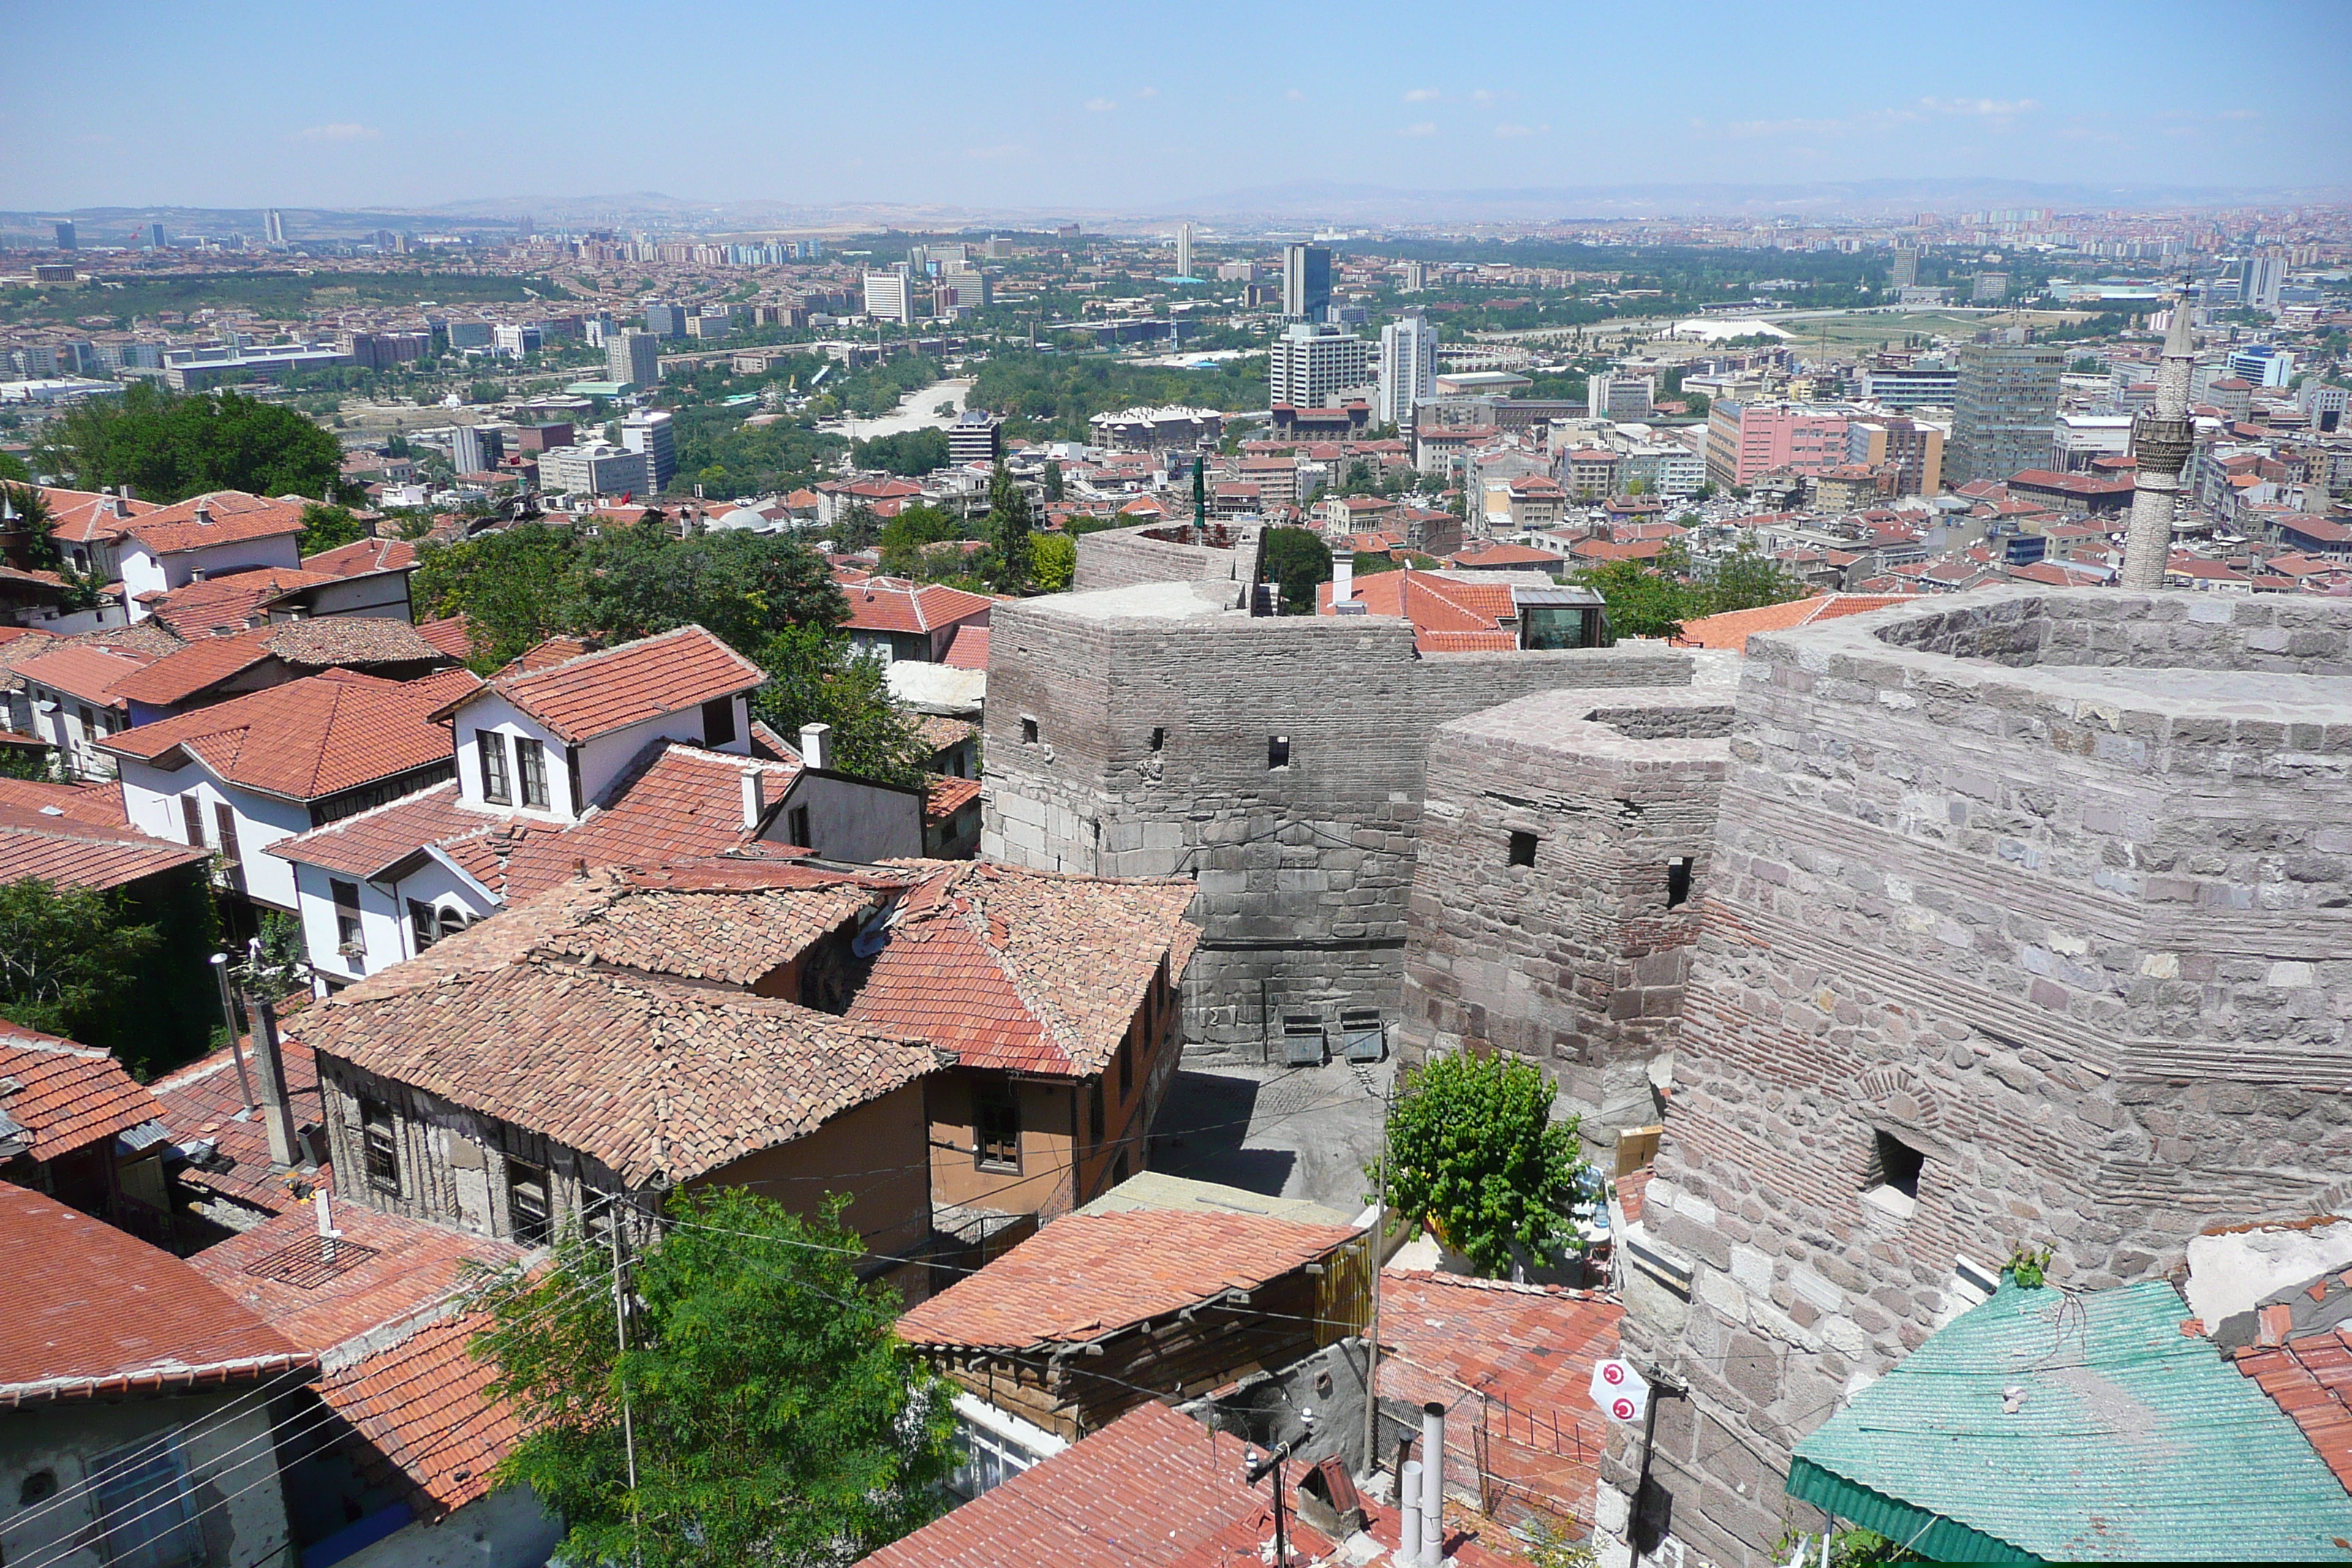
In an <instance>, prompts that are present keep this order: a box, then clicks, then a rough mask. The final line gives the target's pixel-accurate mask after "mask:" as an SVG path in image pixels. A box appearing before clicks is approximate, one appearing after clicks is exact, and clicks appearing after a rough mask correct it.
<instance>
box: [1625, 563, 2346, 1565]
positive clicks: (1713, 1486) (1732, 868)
mask: <svg viewBox="0 0 2352 1568" xmlns="http://www.w3.org/2000/svg"><path fill="white" fill-rule="evenodd" d="M1748 656H1749V657H1748V665H1747V668H1746V670H1745V672H1744V679H1743V681H1742V685H1741V687H1740V690H1739V695H1738V709H1737V720H1736V722H1735V726H1734V729H1733V733H1732V737H1731V741H1730V752H1731V763H1730V772H1729V774H1728V777H1727V780H1726V783H1725V785H1724V791H1723V798H1722V809H1721V815H1720V818H1719V822H1718V826H1717V837H1716V842H1715V846H1714V848H1713V851H1712V863H1711V865H1710V867H1709V868H1708V878H1707V883H1708V885H1707V887H1706V891H1705V895H1704V907H1703V913H1704V920H1703V930H1702V933H1701V936H1700V939H1699V942H1698V944H1697V949H1696V956H1695V958H1694V960H1693V964H1692V972H1691V975H1690V980H1689V987H1688V1000H1687V1005H1686V1008H1685V1017H1684V1021H1683V1030H1682V1035H1681V1038H1680V1040H1679V1042H1678V1044H1677V1047H1676V1051H1675V1079H1676V1091H1675V1098H1674V1101H1673V1106H1672V1110H1671V1112H1670V1114H1669V1116H1668V1118H1667V1122H1666V1133H1665V1137H1664V1142H1663V1145H1662V1147H1661V1150H1660V1152H1659V1157H1658V1162H1657V1169H1656V1173H1655V1175H1654V1179H1653V1180H1652V1182H1651V1184H1650V1185H1649V1188H1648V1191H1647V1194H1646V1207H1645V1213H1644V1216H1643V1221H1642V1222H1641V1224H1640V1225H1639V1226H1635V1227H1633V1231H1632V1232H1631V1233H1630V1234H1629V1236H1628V1237H1625V1238H1622V1239H1623V1240H1624V1241H1626V1242H1627V1243H1630V1244H1633V1245H1632V1247H1630V1248H1629V1250H1631V1251H1633V1252H1634V1253H1635V1254H1636V1255H1638V1252H1639V1251H1640V1250H1641V1249H1643V1248H1646V1249H1647V1250H1648V1251H1649V1253H1650V1254H1651V1255H1652V1256H1653V1257H1654V1258H1660V1259H1663V1260H1664V1263H1665V1265H1666V1267H1665V1268H1663V1269H1651V1268H1641V1267H1637V1268H1632V1269H1629V1270H1628V1271H1627V1273H1626V1276H1625V1278H1626V1281H1627V1284H1626V1300H1627V1306H1628V1315H1627V1318H1626V1320H1625V1340H1626V1343H1627V1346H1628V1353H1629V1354H1631V1355H1633V1357H1634V1358H1635V1359H1636V1360H1637V1361H1639V1362H1641V1363H1645V1364H1654V1365H1656V1366H1659V1367H1662V1368H1663V1369H1664V1370H1665V1371H1667V1372H1668V1373H1672V1374H1674V1375H1675V1376H1677V1377H1680V1378H1682V1379H1684V1380H1685V1381H1686V1382H1687V1384H1688V1385H1689V1395H1688V1397H1685V1398H1668V1399H1665V1400H1664V1401H1663V1402H1662V1403H1661V1404H1660V1405H1659V1410H1658V1421H1657V1426H1656V1437H1655V1445H1654V1450H1653V1453H1652V1456H1651V1462H1650V1471H1649V1473H1650V1478H1651V1486H1652V1489H1651V1491H1649V1492H1648V1493H1646V1494H1644V1495H1643V1498H1642V1499H1641V1500H1640V1503H1639V1507H1638V1509H1637V1508H1636V1507H1635V1506H1634V1505H1633V1500H1631V1499H1630V1498H1629V1495H1628V1494H1629V1493H1630V1492H1631V1491H1632V1489H1633V1479H1634V1476H1635V1467H1636V1465H1637V1464H1638V1462H1639V1458H1640V1456H1639V1453H1638V1451H1637V1450H1638V1443H1637V1441H1636V1440H1635V1439H1633V1438H1632V1437H1630V1436H1626V1435H1624V1434H1618V1435H1616V1436H1615V1437H1614V1439H1613V1441H1614V1445H1615V1447H1614V1450H1613V1452H1612V1459H1611V1462H1610V1465H1609V1467H1608V1468H1606V1469H1605V1470H1604V1479H1603V1485H1602V1487H1601V1494H1600V1496H1599V1498H1598V1499H1597V1503H1598V1506H1599V1509H1600V1511H1601V1516H1602V1521H1603V1523H1604V1526H1610V1527H1615V1528H1621V1529H1622V1526H1623V1525H1624V1523H1625V1521H1627V1520H1628V1518H1629V1516H1635V1517H1637V1518H1638V1519H1639V1520H1641V1521H1646V1523H1645V1526H1644V1528H1645V1529H1646V1530H1648V1531H1658V1530H1664V1531H1671V1533H1672V1534H1673V1535H1674V1536H1675V1538H1677V1539H1679V1540H1680V1541H1682V1542H1684V1543H1685V1545H1686V1547H1687V1548H1688V1549H1689V1550H1690V1552H1692V1553H1693V1554H1694V1557H1695V1558H1705V1559H1708V1560H1712V1561H1716V1562H1719V1563H1754V1564H1762V1563H1766V1562H1768V1561H1769V1556H1770V1549H1771V1546H1772V1544H1773V1542H1775V1541H1776V1540H1777V1539H1778V1538H1779V1537H1780V1534H1781V1532H1782V1531H1784V1530H1785V1529H1788V1528H1790V1527H1791V1526H1795V1527H1798V1528H1802V1527H1804V1526H1805V1525H1807V1524H1811V1523H1815V1522H1816V1521H1815V1520H1814V1518H1813V1516H1812V1515H1811V1510H1806V1509H1801V1508H1795V1507H1793V1506H1792V1505H1790V1504H1789V1503H1788V1502H1787V1500H1786V1499H1785V1498H1784V1497H1783V1495H1782V1491H1781V1480H1782V1478H1783V1476H1784V1475H1785V1472H1786V1468H1787V1463H1788V1456H1789V1453H1790V1448H1791V1447H1792V1446H1793V1444H1794V1443H1795V1442H1796V1441H1797V1440H1799V1439H1800V1438H1801V1436H1803V1435H1804V1434H1805V1433H1807V1432H1809V1431H1811V1429H1812V1428H1814V1427H1815V1426H1819V1425H1820V1424H1821V1423H1822V1421H1823V1420H1825V1419H1827V1418H1828V1416H1830V1415H1832V1414H1833V1413H1834V1412H1835V1411H1836V1410H1837V1409H1838V1408H1839V1406H1840V1405H1842V1404H1843V1402H1844V1400H1846V1399H1847V1398H1849V1397H1851V1395H1852V1394H1853V1392H1855V1391H1856V1390H1857V1389H1859V1388H1860V1387H1861V1386H1863V1384H1864V1383H1865V1382H1866V1381H1868V1380H1869V1379H1872V1378H1874V1377H1875V1376H1877V1375H1879V1374H1881V1373H1884V1372H1885V1371H1886V1370H1887V1369H1888V1368H1889V1367H1890V1366H1892V1365H1893V1364H1894V1363H1895V1362H1897V1361H1899V1360H1900V1359H1901V1358H1902V1356H1904V1355H1905V1354H1906V1353H1907V1352H1909V1351H1910V1350H1911V1349H1913V1348H1915V1347H1916V1345H1917V1344H1919V1343H1920V1342H1922V1341H1923V1340H1925V1339H1926V1337H1927V1335H1928V1334H1929V1333H1931V1332H1932V1331H1934V1330H1935V1329H1936V1328H1937V1326H1939V1325H1940V1324H1941V1323H1943V1322H1945V1321H1949V1319H1950V1318H1951V1317H1952V1316H1954V1315H1956V1314H1957V1313H1958V1311H1960V1310H1964V1309H1965V1308H1966V1307H1967V1306H1968V1305H1969V1304H1971V1303H1972V1302H1973V1301H1974V1300H1977V1299H1978V1296H1977V1292H1976V1289H1975V1288H1974V1286H1973V1285H1972V1284H1971V1282H1970V1279H1969V1274H1968V1273H1963V1272H1962V1271H1961V1268H1960V1266H1961V1265H1962V1263H1963V1261H1965V1263H1966V1264H1967V1265H1968V1266H1969V1271H1970V1272H1973V1273H1975V1274H1976V1275H1977V1276H1978V1277H1979V1278H1982V1277H1983V1276H1984V1275H1987V1274H1995V1275H1997V1273H1998V1271H1999V1268H2000V1265H2001V1263H2002V1262H2003V1261H2004V1260H2005V1259H2006V1258H2007V1257H2008V1256H2009V1254H2010V1252H2011V1249H2012V1248H2013V1247H2019V1246H2028V1245H2030V1246H2035V1247H2044V1246H2046V1247H2052V1248H2053V1249H2054V1250H2055V1254H2056V1257H2055V1262H2054V1265H2053V1281H2054V1282H2055V1283H2057V1284H2059V1285H2062V1286H2064V1287H2067V1288H2070V1289H2098V1288H2102V1287H2105V1286H2110V1285H2115V1284H2117V1283H2120V1282H2124V1281H2127V1280H2132V1279H2146V1278H2149V1277H2151V1276H2167V1275H2170V1274H2172V1273H2174V1272H2176V1271H2178V1270H2179V1268H2182V1267H2183V1252H2184V1247H2185V1245H2186V1243H2187V1241H2188V1240H2189V1238H2190V1237H2194V1236H2196V1235H2197V1234H2198V1233H2199V1232H2200V1231H2201V1230H2205V1229H2207V1228H2210V1227H2214V1226H2221V1225H2226V1224H2231V1223H2238V1222H2246V1221H2254V1220H2262V1219H2276V1218H2291V1217H2297V1216H2302V1215H2311V1214H2315V1213H2321V1212H2326V1211H2328V1210H2330V1209H2333V1208H2340V1207H2342V1206H2344V1205H2346V1204H2347V1202H2352V1182H2347V1172H2352V912H2347V911H2352V826H2347V824H2352V604H2347V603H2346V602H2343V601H2329V600H2324V599H2316V598H2308V599H2307V598H2301V597H2294V596H2285V595H2260V596H2251V597H2245V598H2237V599H2223V598H2219V597H2216V596H2213V595H2198V594H2164V595H2124V594H2121V593H2117V592H2115V591H2111V590H2088V591H2081V592H2073V593H2063V592H2062V593H2034V592H2016V591H2000V592H1993V593H1989V594H1971V595H1966V596H1964V597H1962V598H1960V599H1958V600H1938V601H1936V602H1933V603H1931V604H1927V605H1916V606H1906V607H1902V608H1897V609H1892V610H1887V611H1883V612H1879V613H1877V614H1874V615H1871V616H1857V617H1853V618H1852V619H1848V620H1843V621H1839V622H1835V623H1832V624H1828V625H1825V626H1817V627H1811V628H1807V629H1804V630H1801V631H1793V632H1787V633H1778V634H1773V635H1770V636H1767V637H1759V638H1757V639H1755V640H1754V641H1752V642H1751V643H1750V644H1749V647H1748ZM1882 1140H1888V1141H1892V1144H1894V1145H1899V1146H1900V1147H1901V1148H1905V1149H1908V1150H1910V1151H1913V1152H1916V1154H1917V1155H1918V1156H1919V1157H1920V1158H1921V1160H1922V1164H1921V1166H1920V1168H1919V1172H1918V1175H1917V1179H1916V1197H1907V1198H1906V1194H1901V1193H1900V1192H1898V1191H1895V1190H1894V1189H1893V1188H1892V1187H1891V1186H1890V1185H1889V1184H1887V1182H1886V1180H1885V1178H1886V1176H1887V1174H1888V1169H1887V1166H1886V1165H1885V1163H1884V1160H1885V1154H1884V1152H1883V1151H1884V1150H1885V1149H1886V1148H1888V1147H1889V1146H1890V1145H1889V1144H1885V1143H1882ZM1675 1266H1686V1267H1687V1268H1689V1269H1690V1271H1691V1283H1690V1288H1689V1289H1687V1290H1682V1289H1674V1288H1671V1286H1670V1285H1669V1284H1668V1283H1667V1281H1668V1280H1669V1279H1671V1276H1672V1274H1673V1272H1674V1268H1675ZM1636 1533H1639V1532H1638V1531H1637V1532H1636ZM1625 1554H1626V1548H1625V1547H1624V1546H1623V1545H1622V1543H1620V1544H1616V1545H1613V1546H1612V1550H1611V1552H1609V1553H1606V1554H1604V1561H1609V1560H1612V1559H1613V1560H1614V1561H1617V1562H1622V1561H1624V1560H1625Z"/></svg>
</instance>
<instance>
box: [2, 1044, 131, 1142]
mask: <svg viewBox="0 0 2352 1568" xmlns="http://www.w3.org/2000/svg"><path fill="white" fill-rule="evenodd" d="M162 1117H163V1105H162V1104H161V1103H160V1102H158V1101H157V1100H156V1099H155V1097H154V1096H153V1095H152V1094H150V1093H149V1092H148V1091H147V1089H145V1088H144V1087H143V1086H142V1085H141V1084H140V1083H139V1081H138V1080H137V1079H133V1078H132V1077H131V1075H130V1073H128V1072H126V1071H124V1070H123V1067H122V1064H121V1062H118V1061H116V1060H115V1059H114V1058H112V1057H111V1056H110V1055H108V1054H107V1053H106V1052H104V1051H100V1050H93V1049H92V1048H90V1047H88V1046H84V1045H77V1044H76V1043H75V1042H73V1041H71V1040H68V1039H62V1038H60V1037H58V1036H56V1035H45V1034H42V1033H41V1032H40V1031H39V1030H37V1029H27V1028H26V1027H25V1026H23V1025H21V1024H12V1023H9V1022H7V1021H6V1020H5V1019H0V1118H5V1119H6V1120H7V1121H13V1122H15V1123H16V1125H17V1126H18V1127H20V1128H22V1129H24V1131H25V1132H26V1134H28V1135H29V1137H30V1143H29V1146H28V1147H27V1148H26V1151H25V1152H26V1153H28V1154H30V1155H31V1156H32V1157H33V1158H34V1159H36V1160H54V1159H56V1158H57V1157H58V1155H60V1154H63V1153H65V1152H68V1150H73V1149H79V1148H80V1147H81V1146H82V1145H83V1144H85V1143H88V1142H91V1141H93V1140H95V1139H100V1138H110V1137H112V1136H113V1135H114V1134H115V1133H118V1132H122V1131H128V1130H129V1129H131V1128H133V1127H137V1126H139V1125H141V1124H142V1122H148V1121H159V1120H161V1119H162Z"/></svg>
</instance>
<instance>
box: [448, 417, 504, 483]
mask: <svg viewBox="0 0 2352 1568" xmlns="http://www.w3.org/2000/svg"><path fill="white" fill-rule="evenodd" d="M506 455H507V442H506V437H505V436H504V435H503V434H502V433H500V432H499V431H497V430H492V429H489V428H487V427H486V426H480V425H460V426H457V429H456V430H454V431H452V432H451V433H450V439H449V466H450V467H451V468H455V469H457V472H459V473H461V474H481V473H488V472H489V471H490V470H491V469H493V468H497V467H498V466H499V463H500V462H501V461H502V460H503V459H504V458H505V457H506Z"/></svg>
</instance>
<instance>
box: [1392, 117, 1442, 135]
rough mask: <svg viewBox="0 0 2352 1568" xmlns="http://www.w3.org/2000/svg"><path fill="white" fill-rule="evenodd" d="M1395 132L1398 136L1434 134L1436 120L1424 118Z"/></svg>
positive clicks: (1435, 132) (1435, 131)
mask: <svg viewBox="0 0 2352 1568" xmlns="http://www.w3.org/2000/svg"><path fill="white" fill-rule="evenodd" d="M1397 134H1398V135H1400V136H1434V135H1436V134H1437V122H1436V121H1431V120H1424V121H1421V122H1420V123H1418V124H1414V125H1408V126H1406V127H1405V128H1404V129H1403V130H1402V131H1400V132H1397Z"/></svg>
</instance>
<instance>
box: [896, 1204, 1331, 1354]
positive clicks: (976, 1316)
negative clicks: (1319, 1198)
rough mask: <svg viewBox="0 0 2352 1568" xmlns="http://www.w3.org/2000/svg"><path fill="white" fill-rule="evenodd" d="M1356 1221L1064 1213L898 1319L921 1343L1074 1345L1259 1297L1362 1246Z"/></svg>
mask: <svg viewBox="0 0 2352 1568" xmlns="http://www.w3.org/2000/svg"><path fill="white" fill-rule="evenodd" d="M1362 1234H1363V1233H1362V1232H1360V1231H1359V1230H1356V1229H1355V1228H1354V1227H1352V1226H1336V1225H1302V1224H1299V1223H1298V1222H1297V1221H1295V1220H1286V1219H1275V1218H1271V1217H1269V1216H1265V1215H1239V1214H1211V1213H1206V1212H1202V1211H1197V1210H1191V1209H1129V1210H1123V1211H1119V1212H1115V1213H1111V1214H1074V1215H1064V1216H1063V1217H1062V1218H1060V1219H1057V1220H1055V1222H1054V1223H1053V1224H1051V1225H1049V1226H1046V1227H1045V1229H1043V1230H1041V1231H1039V1232H1038V1233H1037V1234H1036V1235H1034V1236H1033V1237H1030V1238H1029V1239H1028V1240H1026V1241H1024V1242H1023V1243H1021V1245H1020V1246H1018V1247H1014V1248H1013V1250H1012V1251H1010V1252H1008V1253H1006V1254H1005V1255H1004V1256H1003V1257H1002V1258H998V1259H997V1260H996V1261H994V1262H993V1263H991V1264H990V1265H989V1266H988V1267H987V1268H982V1269H981V1270H980V1271H979V1272H977V1273H974V1274H969V1275H966V1276H965V1277H964V1278H963V1279H959V1280H957V1281H956V1282H955V1283H954V1284H953V1285H950V1287H948V1289H945V1290H943V1291H941V1292H940V1294H938V1295H936V1296H934V1297H932V1298H931V1299H930V1300H928V1301H925V1302H923V1303H922V1304H921V1305H920V1306H919V1307H916V1308H915V1309H913V1310H911V1311H909V1312H908V1313H907V1314H906V1315H905V1316H903V1317H901V1318H900V1319H899V1320H898V1333H899V1337H900V1338H902V1339H905V1340H907V1341H908V1342H910V1343H913V1344H931V1345H960V1346H987V1347H990V1348H992V1349H999V1350H1014V1349H1025V1348H1030V1347H1050V1346H1055V1345H1065V1344H1076V1343H1081V1342H1086V1341H1089V1340H1097V1339H1101V1338H1103V1337H1104V1336H1105V1335H1107V1334H1110V1333H1112V1332H1115V1331H1118V1330H1119V1329H1122V1328H1126V1327H1129V1325H1132V1324H1136V1323H1141V1322H1146V1321H1150V1319H1153V1318H1158V1317H1164V1316H1166V1315H1168V1314H1170V1313H1171V1312H1177V1311H1181V1310H1183V1309H1184V1308H1186V1307H1191V1306H1196V1305H1199V1304H1200V1303H1202V1302H1204V1301H1208V1300H1213V1299H1215V1298H1217V1297H1220V1296H1223V1295H1224V1294H1225V1293H1226V1292H1227V1291H1230V1290H1252V1289H1256V1288H1257V1287H1258V1286H1261V1285H1264V1284H1265V1283H1266V1282H1267V1281H1269V1280H1272V1279H1278V1278H1280V1277H1281V1276H1283V1275H1285V1274H1288V1273H1290V1272H1291V1271H1292V1270H1294V1269H1297V1268H1303V1267H1305V1266H1306V1265H1307V1264H1309V1263H1314V1262H1318V1261H1319V1260H1321V1259H1323V1258H1327V1257H1328V1256H1329V1255H1330V1254H1332V1253H1334V1252H1336V1251H1338V1250H1339V1248H1340V1247H1346V1246H1348V1245H1349V1243H1351V1242H1354V1241H1356V1240H1358V1239H1359V1238H1360V1237H1361V1235H1362Z"/></svg>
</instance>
